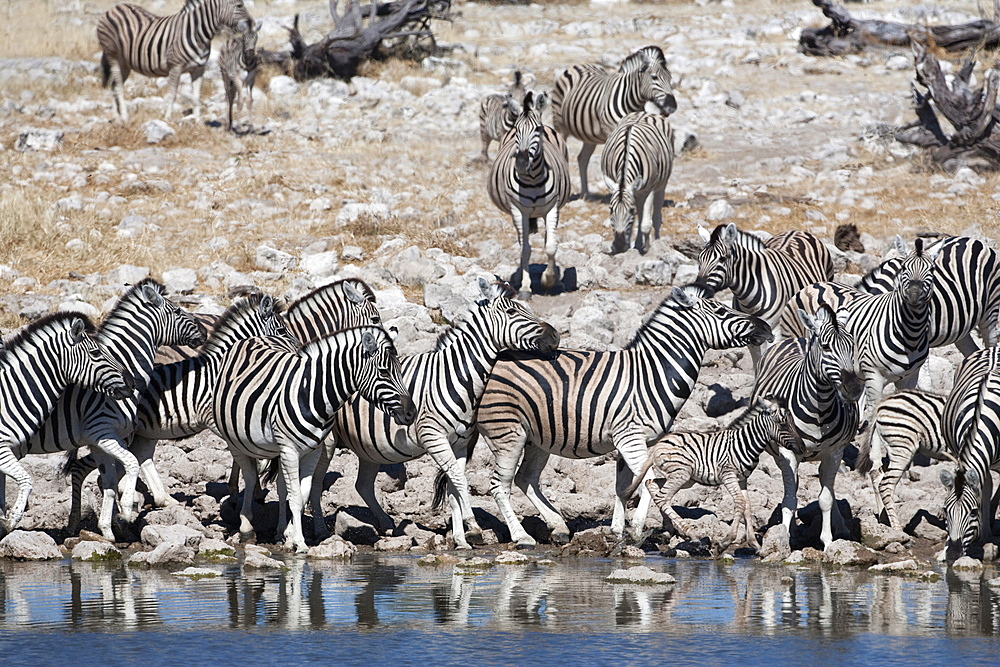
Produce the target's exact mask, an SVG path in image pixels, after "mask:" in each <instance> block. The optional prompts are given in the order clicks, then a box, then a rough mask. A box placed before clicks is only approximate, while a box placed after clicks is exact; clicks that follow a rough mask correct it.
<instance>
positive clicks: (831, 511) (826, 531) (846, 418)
mask: <svg viewBox="0 0 1000 667" xmlns="http://www.w3.org/2000/svg"><path fill="white" fill-rule="evenodd" d="M798 312H799V318H800V319H801V320H802V324H803V326H805V329H806V333H807V336H806V338H793V339H787V340H783V341H781V342H780V343H777V344H776V345H774V346H773V347H771V348H770V349H769V350H768V351H767V352H766V353H764V356H763V357H762V358H761V363H760V369H759V371H758V373H757V379H756V381H755V382H754V387H753V392H752V393H751V396H750V403H751V405H755V404H756V401H757V399H759V398H762V397H773V398H774V399H775V400H779V401H784V402H785V404H786V405H787V406H788V411H789V413H790V414H791V417H792V424H793V426H794V427H795V431H796V432H797V434H798V436H799V437H800V438H801V439H802V443H803V446H802V450H803V452H804V453H803V454H801V455H800V454H796V453H795V452H794V451H792V450H789V449H787V448H780V447H772V446H769V447H768V453H770V454H771V455H772V456H773V457H774V460H775V462H776V463H777V464H778V467H779V469H780V470H781V477H782V481H783V483H784V498H783V499H782V503H781V505H782V511H781V514H782V523H783V524H784V525H785V528H787V529H788V530H789V532H791V522H792V516H793V514H794V513H795V508H796V494H797V491H798V467H799V462H800V461H811V460H815V459H817V458H818V459H819V461H820V464H819V479H820V485H821V487H822V489H821V491H820V496H819V507H820V511H821V512H822V514H823V526H822V530H821V532H820V539H821V540H822V542H823V546H824V547H827V546H829V545H830V543H831V542H833V532H834V530H833V525H832V522H833V521H837V522H838V526H837V530H838V532H840V529H841V528H842V523H843V518H842V517H841V516H840V512H839V510H838V509H837V505H836V502H835V499H834V496H833V483H834V480H835V478H836V476H837V470H838V468H839V467H840V460H841V455H842V454H843V450H844V447H845V446H846V445H847V443H849V442H850V441H851V440H852V439H853V438H854V434H855V433H856V432H857V430H858V424H859V423H860V413H859V410H858V399H860V398H861V395H862V393H863V391H864V382H863V381H862V379H861V374H860V372H859V371H858V367H857V362H856V361H855V359H854V350H855V341H854V336H853V335H852V334H851V332H850V330H849V329H848V327H847V319H848V313H847V312H846V311H843V310H841V311H834V310H833V308H831V307H830V306H829V305H828V304H825V303H824V304H822V305H821V306H820V307H819V309H818V310H817V311H816V314H815V315H811V314H809V313H806V312H805V311H804V310H799V311H798ZM752 416H753V410H748V411H747V412H746V413H745V415H744V417H743V418H751V417H752Z"/></svg>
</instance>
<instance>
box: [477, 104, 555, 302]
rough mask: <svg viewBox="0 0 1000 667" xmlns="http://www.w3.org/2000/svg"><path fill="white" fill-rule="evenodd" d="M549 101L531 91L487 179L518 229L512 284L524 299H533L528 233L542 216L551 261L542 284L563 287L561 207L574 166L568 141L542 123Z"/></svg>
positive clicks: (492, 195) (496, 201) (492, 194)
mask: <svg viewBox="0 0 1000 667" xmlns="http://www.w3.org/2000/svg"><path fill="white" fill-rule="evenodd" d="M546 104H547V98H546V97H545V95H544V94H542V95H539V96H537V97H535V96H534V95H533V94H532V93H528V94H527V95H526V96H525V98H524V105H523V108H522V110H521V114H520V115H519V116H518V118H517V121H516V122H515V123H514V127H513V128H512V129H511V130H510V131H509V132H508V133H507V134H506V135H504V137H503V140H501V142H500V148H499V149H498V150H497V156H496V158H495V159H494V161H493V167H492V168H491V169H490V175H489V180H488V181H487V189H488V191H489V195H490V199H491V200H492V201H493V204H494V205H495V206H496V207H497V208H498V209H500V210H501V211H503V212H504V213H507V214H509V215H510V216H511V218H512V220H513V222H514V228H515V229H516V230H517V235H518V241H519V242H520V245H521V262H520V267H519V269H518V271H517V273H516V274H515V275H514V278H513V280H511V284H512V285H513V286H514V287H515V288H517V289H518V290H520V296H521V298H523V299H530V298H531V287H530V283H531V280H530V278H528V264H529V262H530V261H531V242H530V240H529V238H528V235H529V233H530V232H533V231H535V229H536V227H537V220H538V218H544V220H545V255H546V258H547V266H546V268H545V272H544V273H543V274H542V287H543V288H545V289H546V290H557V289H559V287H560V285H559V281H558V276H557V273H556V226H557V225H558V224H559V209H561V208H562V207H563V206H564V205H565V204H566V203H567V202H568V201H569V196H570V184H569V165H568V164H567V162H566V144H565V142H563V140H562V139H561V138H560V137H559V135H558V134H556V133H555V131H554V130H553V129H552V128H550V127H548V126H546V125H544V124H543V123H542V110H543V109H544V108H545V105H546ZM526 281H527V282H526Z"/></svg>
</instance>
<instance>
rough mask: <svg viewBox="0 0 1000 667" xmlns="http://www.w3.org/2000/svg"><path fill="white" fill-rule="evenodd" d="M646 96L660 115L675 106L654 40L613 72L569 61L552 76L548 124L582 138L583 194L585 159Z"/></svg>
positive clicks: (582, 190)
mask: <svg viewBox="0 0 1000 667" xmlns="http://www.w3.org/2000/svg"><path fill="white" fill-rule="evenodd" d="M646 102H652V103H653V104H655V105H656V107H657V109H659V111H660V113H661V114H663V115H664V116H669V115H670V114H672V113H673V112H674V111H675V110H676V109H677V100H676V99H675V98H674V92H673V89H672V88H671V83H670V70H668V69H667V61H666V58H665V57H664V55H663V51H662V50H661V49H660V48H659V47H657V46H646V47H643V48H641V49H639V50H638V51H635V52H634V53H632V54H630V55H629V56H628V57H627V58H625V60H623V61H622V64H621V66H620V67H619V68H618V71H617V72H609V71H607V70H605V69H604V68H603V67H601V66H599V65H574V66H573V67H570V68H569V69H567V70H566V71H564V72H562V73H561V74H560V75H559V76H557V77H556V81H555V85H554V87H553V90H552V116H553V125H554V127H555V129H556V132H558V133H559V134H561V135H562V137H563V139H566V138H567V137H570V136H573V137H576V138H577V139H579V140H580V141H582V142H583V148H582V149H580V155H579V157H578V158H577V163H578V165H579V167H580V193H581V197H583V198H584V199H586V198H587V197H588V196H589V190H588V185H587V165H588V164H589V162H590V157H591V155H593V154H594V150H595V149H596V148H597V145H598V144H603V143H604V142H605V141H607V138H608V135H610V134H611V132H612V130H614V129H615V126H616V125H618V123H619V122H620V121H621V119H622V118H624V117H625V116H626V115H627V114H630V113H634V112H636V111H642V110H643V107H644V106H645V104H646Z"/></svg>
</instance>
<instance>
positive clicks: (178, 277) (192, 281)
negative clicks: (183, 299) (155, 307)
mask: <svg viewBox="0 0 1000 667" xmlns="http://www.w3.org/2000/svg"><path fill="white" fill-rule="evenodd" d="M162 277H163V286H164V287H166V289H167V292H169V293H170V294H190V293H191V292H193V291H194V288H195V287H197V286H198V272H197V271H195V270H194V269H168V270H167V271H164V272H163V276H162Z"/></svg>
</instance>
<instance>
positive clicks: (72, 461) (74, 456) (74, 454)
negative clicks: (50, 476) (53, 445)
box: [61, 449, 80, 477]
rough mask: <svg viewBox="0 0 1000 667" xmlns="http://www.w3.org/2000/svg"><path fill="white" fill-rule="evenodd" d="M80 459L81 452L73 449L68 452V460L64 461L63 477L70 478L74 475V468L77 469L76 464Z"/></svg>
mask: <svg viewBox="0 0 1000 667" xmlns="http://www.w3.org/2000/svg"><path fill="white" fill-rule="evenodd" d="M79 458H80V454H79V450H77V449H71V450H69V451H68V452H66V460H65V461H63V466H62V473H61V474H62V476H63V477H69V476H70V475H72V474H73V468H75V467H76V462H77V460H78V459H79Z"/></svg>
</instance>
